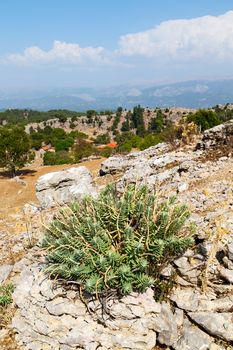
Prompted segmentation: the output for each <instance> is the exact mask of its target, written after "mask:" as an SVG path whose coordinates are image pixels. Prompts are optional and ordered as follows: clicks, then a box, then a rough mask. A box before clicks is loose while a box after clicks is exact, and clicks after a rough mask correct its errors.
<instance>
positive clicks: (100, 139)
mask: <svg viewBox="0 0 233 350" xmlns="http://www.w3.org/2000/svg"><path fill="white" fill-rule="evenodd" d="M110 141H111V139H110V135H109V133H107V132H106V133H105V134H101V135H98V136H97V137H96V139H95V143H97V144H100V145H101V144H106V143H109V142H110Z"/></svg>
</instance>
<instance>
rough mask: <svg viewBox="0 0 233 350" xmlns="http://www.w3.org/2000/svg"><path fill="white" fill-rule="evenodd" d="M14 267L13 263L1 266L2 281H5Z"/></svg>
mask: <svg viewBox="0 0 233 350" xmlns="http://www.w3.org/2000/svg"><path fill="white" fill-rule="evenodd" d="M12 269H13V265H2V266H0V283H3V282H5V281H6V280H7V278H8V277H9V275H10V273H11V271H12Z"/></svg>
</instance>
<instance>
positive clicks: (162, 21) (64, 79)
mask: <svg viewBox="0 0 233 350" xmlns="http://www.w3.org/2000/svg"><path fill="white" fill-rule="evenodd" d="M232 10H233V5H232V0H221V1H220V0H205V1H204V0H202V1H200V0H196V1H187V0H186V1H183V0H7V1H1V2H0V82H1V88H4V87H5V88H11V89H12V88H19V87H22V88H25V87H26V88H27V87H29V88H46V87H47V88H51V87H57V86H59V87H63V86H64V87H85V86H94V87H99V86H101V87H107V86H112V85H118V84H119V85H121V84H131V85H137V84H139V85H140V84H145V85H146V84H152V83H163V82H164V83H166V82H172V81H182V80H190V79H200V78H203V79H206V78H207V79H215V78H232V77H233V70H232V69H233V64H232V62H233V12H231V11H232ZM205 16H208V17H205Z"/></svg>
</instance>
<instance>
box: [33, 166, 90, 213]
mask: <svg viewBox="0 0 233 350" xmlns="http://www.w3.org/2000/svg"><path fill="white" fill-rule="evenodd" d="M85 195H92V196H96V195H97V191H96V188H95V186H94V184H93V179H92V176H91V173H90V171H89V170H88V169H87V168H86V167H84V166H81V167H79V168H70V169H67V170H62V171H57V172H52V173H48V174H45V175H43V176H41V177H40V178H39V179H38V180H37V183H36V196H37V198H38V200H39V202H40V204H41V206H42V207H44V208H49V207H53V206H56V205H63V204H65V203H69V202H71V201H73V200H80V199H81V198H83V197H84V196H85Z"/></svg>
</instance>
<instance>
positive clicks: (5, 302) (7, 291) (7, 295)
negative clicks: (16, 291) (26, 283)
mask: <svg viewBox="0 0 233 350" xmlns="http://www.w3.org/2000/svg"><path fill="white" fill-rule="evenodd" d="M12 292H13V285H12V284H11V283H9V284H5V285H0V330H1V328H4V327H6V326H7V324H8V323H9V321H10V319H11V317H12V316H13V312H12V310H13V308H11V307H10V304H11V303H12V302H13V300H12Z"/></svg>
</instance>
